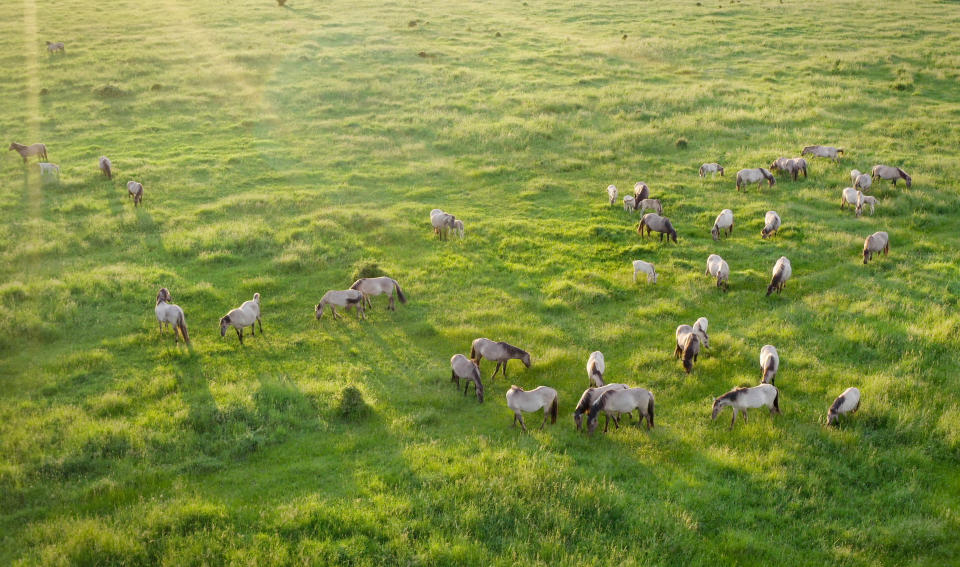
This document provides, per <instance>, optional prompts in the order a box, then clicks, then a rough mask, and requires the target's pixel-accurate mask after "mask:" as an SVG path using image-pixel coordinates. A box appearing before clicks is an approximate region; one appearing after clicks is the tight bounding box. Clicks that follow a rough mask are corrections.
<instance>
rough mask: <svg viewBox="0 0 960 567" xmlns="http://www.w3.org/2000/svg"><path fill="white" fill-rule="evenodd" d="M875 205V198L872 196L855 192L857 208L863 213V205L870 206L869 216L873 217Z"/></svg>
mask: <svg viewBox="0 0 960 567" xmlns="http://www.w3.org/2000/svg"><path fill="white" fill-rule="evenodd" d="M876 204H877V198H876V197H874V196H872V195H864V194H863V192H862V191H861V192H857V208H858V209H860V212H861V213H862V212H863V206H864V205H870V214H871V215H873V208H874V206H875V205H876Z"/></svg>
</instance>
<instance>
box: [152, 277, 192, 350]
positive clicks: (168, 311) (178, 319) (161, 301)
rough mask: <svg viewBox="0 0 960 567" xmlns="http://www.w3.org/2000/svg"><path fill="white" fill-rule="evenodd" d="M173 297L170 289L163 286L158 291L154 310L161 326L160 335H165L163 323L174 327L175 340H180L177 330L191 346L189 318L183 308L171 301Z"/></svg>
mask: <svg viewBox="0 0 960 567" xmlns="http://www.w3.org/2000/svg"><path fill="white" fill-rule="evenodd" d="M171 301H173V298H172V297H171V296H170V290H168V289H167V288H165V287H161V288H160V291H159V292H157V305H156V307H154V309H153V311H154V313H156V315H157V325H158V326H159V327H160V335H161V336H163V325H164V323H166V325H167V326H168V327H171V326H172V327H173V342H174V343H176V342H178V340H177V332H178V331H179V333H180V335H182V336H183V342H185V343H187V346H190V335H189V334H188V333H187V320H186V318H185V317H184V315H183V309H181V308H180V306H179V305H174V304H172V303H170V302H171Z"/></svg>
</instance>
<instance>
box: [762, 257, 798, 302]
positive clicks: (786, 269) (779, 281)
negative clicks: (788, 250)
mask: <svg viewBox="0 0 960 567" xmlns="http://www.w3.org/2000/svg"><path fill="white" fill-rule="evenodd" d="M791 275H793V268H792V267H791V266H790V260H789V259H787V257H786V256H780V258H779V259H778V260H777V263H776V264H774V265H773V278H772V279H771V280H770V285H768V286H767V296H768V297H769V296H770V294H771V293H773V291H774V290H776V291H777V295H780V292H781V291H783V284H785V283H787V280H789V279H790V276H791Z"/></svg>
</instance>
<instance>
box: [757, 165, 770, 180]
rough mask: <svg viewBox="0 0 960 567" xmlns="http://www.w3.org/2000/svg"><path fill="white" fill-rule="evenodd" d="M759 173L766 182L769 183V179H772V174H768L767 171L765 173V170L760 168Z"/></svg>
mask: <svg viewBox="0 0 960 567" xmlns="http://www.w3.org/2000/svg"><path fill="white" fill-rule="evenodd" d="M760 173H762V174H763V177H764V178H765V179H766V180H767V181H770V180H771V179H773V174H772V173H770V172H769V171H767V170H766V169H764V168H762V167H761V168H760Z"/></svg>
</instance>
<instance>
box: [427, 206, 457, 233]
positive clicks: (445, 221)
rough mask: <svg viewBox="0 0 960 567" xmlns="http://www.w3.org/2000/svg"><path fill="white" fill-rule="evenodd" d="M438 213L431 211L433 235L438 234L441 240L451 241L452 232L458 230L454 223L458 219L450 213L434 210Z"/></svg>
mask: <svg viewBox="0 0 960 567" xmlns="http://www.w3.org/2000/svg"><path fill="white" fill-rule="evenodd" d="M434 211H436V213H434V212H433V211H431V213H430V224H431V225H433V233H434V234H436V235H437V236H438V237H439V238H440V240H447V239H449V235H450V231H451V230H456V226H455V225H454V222H455V221H456V220H457V219H456V217H454V216H453V215H451V214H449V213H445V212H443V211H440V210H439V209H434Z"/></svg>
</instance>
